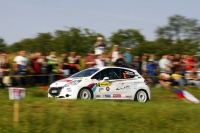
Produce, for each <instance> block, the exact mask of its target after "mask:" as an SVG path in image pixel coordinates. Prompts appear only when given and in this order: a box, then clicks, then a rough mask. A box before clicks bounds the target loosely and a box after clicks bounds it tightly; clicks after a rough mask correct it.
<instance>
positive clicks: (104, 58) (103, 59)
mask: <svg viewBox="0 0 200 133" xmlns="http://www.w3.org/2000/svg"><path fill="white" fill-rule="evenodd" d="M101 56H102V61H103V62H104V66H108V65H109V61H110V59H109V57H108V55H106V54H105V53H103V54H101Z"/></svg>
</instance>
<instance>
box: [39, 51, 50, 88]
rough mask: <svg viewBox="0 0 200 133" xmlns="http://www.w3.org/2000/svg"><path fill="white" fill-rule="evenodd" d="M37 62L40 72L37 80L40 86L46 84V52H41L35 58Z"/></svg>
mask: <svg viewBox="0 0 200 133" xmlns="http://www.w3.org/2000/svg"><path fill="white" fill-rule="evenodd" d="M37 62H38V63H39V65H40V74H41V76H39V81H40V84H41V85H42V86H46V85H48V76H47V74H48V66H47V59H46V54H44V53H42V54H41V55H40V56H39V58H38V59H37Z"/></svg>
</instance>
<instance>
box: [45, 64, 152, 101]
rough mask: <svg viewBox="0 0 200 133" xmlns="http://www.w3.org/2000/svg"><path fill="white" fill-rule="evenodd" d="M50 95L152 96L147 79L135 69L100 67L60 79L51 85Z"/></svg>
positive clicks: (94, 97)
mask: <svg viewBox="0 0 200 133" xmlns="http://www.w3.org/2000/svg"><path fill="white" fill-rule="evenodd" d="M48 97H49V98H59V99H77V98H80V99H118V100H120V99H121V100H126V99H127V100H136V101H139V102H146V101H148V100H149V99H150V98H151V94H150V89H149V87H148V86H147V83H146V81H145V79H144V78H143V77H142V76H141V75H140V74H139V73H138V72H137V71H136V70H133V69H128V68H123V67H97V68H89V69H86V70H83V71H80V72H78V73H76V74H74V75H72V76H70V77H69V78H66V79H62V80H58V81H56V82H54V83H52V84H51V85H50V88H49V89H48Z"/></svg>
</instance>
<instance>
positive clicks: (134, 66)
mask: <svg viewBox="0 0 200 133" xmlns="http://www.w3.org/2000/svg"><path fill="white" fill-rule="evenodd" d="M141 65H142V63H141V61H140V58H139V56H135V57H134V58H133V61H132V62H131V63H130V68H132V69H135V70H137V71H138V73H140V74H142V66H141Z"/></svg>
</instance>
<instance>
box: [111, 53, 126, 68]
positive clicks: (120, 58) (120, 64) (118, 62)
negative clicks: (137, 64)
mask: <svg viewBox="0 0 200 133" xmlns="http://www.w3.org/2000/svg"><path fill="white" fill-rule="evenodd" d="M114 65H115V66H117V67H127V65H126V62H125V60H124V57H123V56H122V54H121V53H119V54H118V59H117V60H116V62H115V64H114Z"/></svg>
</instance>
